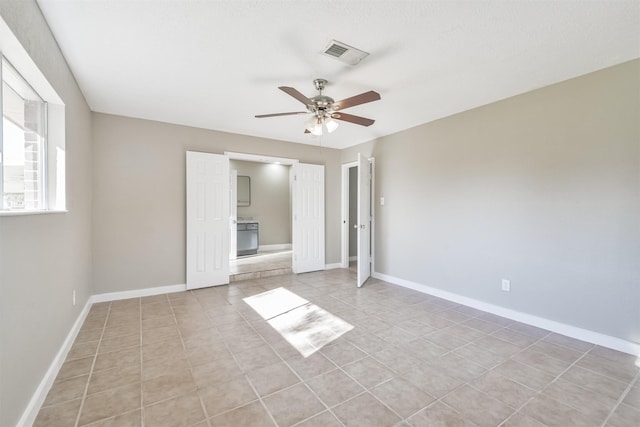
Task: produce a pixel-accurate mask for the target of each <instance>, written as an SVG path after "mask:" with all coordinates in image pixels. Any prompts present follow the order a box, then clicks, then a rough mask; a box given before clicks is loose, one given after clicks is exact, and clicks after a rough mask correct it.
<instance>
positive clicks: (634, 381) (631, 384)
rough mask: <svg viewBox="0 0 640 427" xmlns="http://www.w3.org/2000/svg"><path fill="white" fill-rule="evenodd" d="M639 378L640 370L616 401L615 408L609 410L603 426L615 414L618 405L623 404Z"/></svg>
mask: <svg viewBox="0 0 640 427" xmlns="http://www.w3.org/2000/svg"><path fill="white" fill-rule="evenodd" d="M638 378H640V372H638V373H637V374H636V376H635V378H634V379H633V380H631V381H630V382H629V385H628V386H627V388H626V389H625V390H624V391H623V392H622V395H620V397H619V398H618V401H617V402H616V404H615V405H613V408H612V409H611V411H609V415H607V417H606V418H605V419H604V421H603V422H602V426H603V427H604V426H605V425H606V424H607V422H608V421H609V419H610V418H611V417H612V416H613V413H614V412H615V411H616V410H617V409H618V407H619V406H620V405H622V402H623V401H624V399H625V398H626V397H627V395H628V394H629V392H630V391H631V389H632V388H633V386H634V384H636V383H637V382H638Z"/></svg>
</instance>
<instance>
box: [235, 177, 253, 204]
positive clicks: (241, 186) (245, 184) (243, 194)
mask: <svg viewBox="0 0 640 427" xmlns="http://www.w3.org/2000/svg"><path fill="white" fill-rule="evenodd" d="M238 206H240V207H246V206H251V177H250V176H242V175H238Z"/></svg>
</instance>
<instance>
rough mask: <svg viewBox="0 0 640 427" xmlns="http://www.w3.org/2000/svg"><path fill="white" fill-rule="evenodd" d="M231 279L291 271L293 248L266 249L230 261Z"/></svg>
mask: <svg viewBox="0 0 640 427" xmlns="http://www.w3.org/2000/svg"><path fill="white" fill-rule="evenodd" d="M229 272H230V274H231V281H234V282H235V281H241V280H250V279H259V278H261V277H270V276H279V275H282V274H290V273H291V250H284V251H265V252H260V253H258V254H257V255H248V256H243V257H239V258H237V259H232V260H230V261H229Z"/></svg>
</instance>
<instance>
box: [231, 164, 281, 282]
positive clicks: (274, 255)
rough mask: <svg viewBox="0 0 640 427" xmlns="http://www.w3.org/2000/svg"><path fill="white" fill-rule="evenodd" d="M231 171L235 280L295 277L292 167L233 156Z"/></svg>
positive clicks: (232, 260)
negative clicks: (292, 234) (284, 275)
mask: <svg viewBox="0 0 640 427" xmlns="http://www.w3.org/2000/svg"><path fill="white" fill-rule="evenodd" d="M229 168H230V171H231V173H230V179H231V183H230V187H231V194H230V201H229V204H230V208H231V209H230V211H231V224H230V225H231V227H230V228H231V230H230V237H231V245H230V251H229V276H230V277H229V280H230V281H231V282H234V281H238V280H248V279H257V278H260V277H269V276H277V275H281V274H289V273H291V272H292V239H291V233H292V223H291V219H292V218H291V217H292V214H291V165H289V164H286V163H285V164H283V162H282V161H281V160H271V159H267V158H264V159H263V160H262V161H255V160H245V159H238V158H233V157H232V158H231V159H230V161H229ZM234 194H235V195H234ZM234 221H235V223H234ZM234 225H235V227H234ZM234 240H235V242H234Z"/></svg>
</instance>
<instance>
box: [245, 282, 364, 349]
mask: <svg viewBox="0 0 640 427" xmlns="http://www.w3.org/2000/svg"><path fill="white" fill-rule="evenodd" d="M244 302H246V303H247V304H249V306H250V307H251V308H253V309H254V310H255V311H256V313H258V314H259V315H260V316H262V318H263V319H265V320H266V321H267V322H268V323H269V325H271V327H272V328H274V329H275V330H276V331H277V332H278V333H279V334H280V335H282V337H283V338H284V339H286V340H287V341H288V342H289V344H291V345H292V346H293V347H295V348H296V350H298V352H299V353H300V354H301V355H302V356H304V357H309V356H310V355H312V354H313V353H315V352H316V351H318V350H319V349H321V348H322V347H324V346H325V345H327V344H329V343H330V342H331V341H333V340H335V339H337V338H339V337H340V336H342V335H343V334H345V333H346V332H348V331H350V330H351V329H353V325H351V324H349V323H347V322H345V321H344V320H342V319H340V318H339V317H337V316H334V315H333V314H331V313H329V312H328V311H326V310H323V309H322V308H320V307H318V306H317V305H315V304H312V303H310V302H309V301H307V300H306V299H304V298H302V297H300V296H298V295H296V294H294V293H293V292H291V291H289V290H287V289H284V288H277V289H273V290H270V291H267V292H263V293H261V294H258V295H253V296H250V297H247V298H244Z"/></svg>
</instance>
